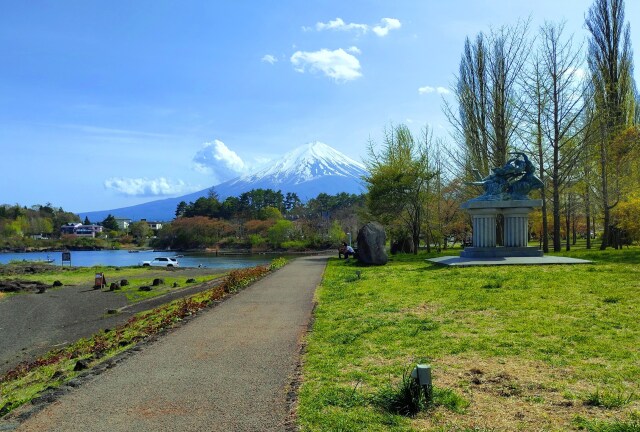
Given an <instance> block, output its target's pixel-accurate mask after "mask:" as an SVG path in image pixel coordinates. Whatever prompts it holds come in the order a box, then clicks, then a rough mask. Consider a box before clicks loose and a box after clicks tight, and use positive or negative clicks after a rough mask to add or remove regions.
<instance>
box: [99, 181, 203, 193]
mask: <svg viewBox="0 0 640 432" xmlns="http://www.w3.org/2000/svg"><path fill="white" fill-rule="evenodd" d="M104 187H105V188H107V189H113V190H114V191H116V192H118V193H120V194H123V195H129V196H163V195H176V194H180V193H186V192H191V191H192V190H193V188H190V187H188V186H187V185H186V184H185V182H183V181H182V180H177V181H172V180H169V179H166V178H164V177H158V178H155V179H149V178H146V177H143V178H125V177H111V178H108V179H106V180H105V181H104Z"/></svg>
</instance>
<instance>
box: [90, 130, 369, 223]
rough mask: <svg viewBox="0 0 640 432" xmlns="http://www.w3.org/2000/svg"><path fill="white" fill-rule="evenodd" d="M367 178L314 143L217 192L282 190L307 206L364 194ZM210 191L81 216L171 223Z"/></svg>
mask: <svg viewBox="0 0 640 432" xmlns="http://www.w3.org/2000/svg"><path fill="white" fill-rule="evenodd" d="M364 174H366V169H365V167H364V165H363V164H361V163H360V162H357V161H354V160H353V159H351V158H349V157H348V156H346V155H344V154H343V153H341V152H339V151H338V150H336V149H334V148H332V147H330V146H328V145H326V144H324V143H321V142H314V143H309V144H305V145H303V146H300V147H298V148H296V149H294V150H292V151H291V152H289V153H287V154H285V155H284V156H283V157H282V158H281V159H280V160H278V161H277V162H275V163H273V164H272V165H269V166H267V167H265V168H263V169H261V170H259V171H257V172H255V173H253V174H248V175H244V176H240V177H237V178H234V179H231V180H228V181H226V182H224V183H220V184H218V185H215V186H214V187H213V188H214V189H215V191H216V193H217V194H218V196H219V198H220V200H224V199H225V198H227V197H229V196H239V195H241V194H242V193H244V192H248V191H250V190H252V189H273V190H280V191H282V193H283V194H286V193H287V192H292V193H296V194H297V195H298V197H299V198H300V199H301V200H302V201H304V202H306V201H308V200H309V199H311V198H315V197H316V196H317V195H318V194H319V193H321V192H324V193H327V194H329V195H335V194H338V193H340V192H347V193H355V194H359V193H362V192H364V186H363V185H362V181H361V177H362V176H363V175H364ZM210 189H211V188H207V189H203V190H201V191H198V192H193V193H190V194H188V195H183V196H180V197H176V198H166V199H161V200H156V201H151V202H147V203H143V204H138V205H135V206H130V207H122V208H117V209H112V210H100V211H91V212H82V213H79V215H80V217H81V218H82V219H84V218H85V217H88V218H89V220H91V221H94V222H97V221H102V220H104V218H106V217H107V216H108V215H109V214H112V215H113V216H115V217H117V218H129V219H133V220H140V219H147V220H153V221H169V220H172V219H173V218H174V217H175V211H176V207H177V206H178V204H179V203H180V201H185V202H187V203H189V202H193V201H195V200H197V199H198V198H200V197H204V196H207V194H208V193H209V190H210Z"/></svg>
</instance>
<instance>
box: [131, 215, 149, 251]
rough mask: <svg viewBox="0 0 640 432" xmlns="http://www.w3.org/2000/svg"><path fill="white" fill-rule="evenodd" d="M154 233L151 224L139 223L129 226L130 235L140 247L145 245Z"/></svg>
mask: <svg viewBox="0 0 640 432" xmlns="http://www.w3.org/2000/svg"><path fill="white" fill-rule="evenodd" d="M152 233H153V231H152V230H151V228H150V227H149V224H148V223H147V222H145V221H138V222H133V223H131V224H129V234H131V235H132V236H133V239H134V241H135V242H136V244H138V245H140V246H141V245H143V244H144V243H145V242H146V240H147V238H148V237H149V236H150V235H151V234H152Z"/></svg>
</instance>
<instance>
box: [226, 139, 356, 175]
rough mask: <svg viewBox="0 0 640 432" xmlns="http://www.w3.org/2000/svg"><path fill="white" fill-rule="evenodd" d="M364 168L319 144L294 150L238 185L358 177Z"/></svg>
mask: <svg viewBox="0 0 640 432" xmlns="http://www.w3.org/2000/svg"><path fill="white" fill-rule="evenodd" d="M364 171H365V167H364V165H362V164H361V163H360V162H356V161H355V160H353V159H351V158H350V157H348V156H346V155H344V154H343V153H341V152H339V151H338V150H336V149H334V148H332V147H330V146H328V145H327V144H324V143H322V142H319V141H316V142H312V143H308V144H305V145H302V146H300V147H297V148H295V149H294V150H292V151H290V152H289V153H287V154H285V155H284V156H283V157H282V158H281V159H280V160H278V161H277V162H276V163H274V164H273V165H270V166H267V167H266V168H264V169H262V170H260V171H258V172H256V173H254V174H250V175H246V176H243V177H241V178H239V179H237V180H236V181H235V182H254V181H256V180H258V179H265V178H269V179H270V180H271V181H272V182H273V183H274V184H300V183H305V182H308V181H312V180H315V179H319V178H321V177H325V176H337V177H352V178H356V179H357V178H359V177H360V176H361V175H362V174H363V173H364Z"/></svg>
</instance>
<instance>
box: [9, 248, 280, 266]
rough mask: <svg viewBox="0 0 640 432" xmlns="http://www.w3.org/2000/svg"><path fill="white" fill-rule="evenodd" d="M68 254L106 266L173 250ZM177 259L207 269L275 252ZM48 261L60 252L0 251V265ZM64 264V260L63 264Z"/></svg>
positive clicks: (252, 261) (255, 261)
mask: <svg viewBox="0 0 640 432" xmlns="http://www.w3.org/2000/svg"><path fill="white" fill-rule="evenodd" d="M70 253H71V265H72V266H75V267H92V266H96V265H106V266H117V267H126V266H135V265H138V264H139V263H140V262H142V261H148V260H152V259H153V258H155V257H159V256H173V253H167V252H152V251H143V252H137V253H130V252H129V251H126V250H105V251H75V252H70ZM180 255H183V256H181V257H179V258H178V263H179V264H180V266H181V267H198V266H207V267H208V268H244V267H253V266H257V265H262V264H267V263H269V262H271V260H272V259H273V258H275V257H276V256H277V255H238V256H218V257H216V256H215V254H207V253H184V254H182V253H181V254H180ZM23 260H25V261H48V260H53V261H52V264H54V265H61V264H62V252H24V253H0V264H7V263H9V262H11V261H23ZM67 264H68V263H67V262H65V265H67Z"/></svg>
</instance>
